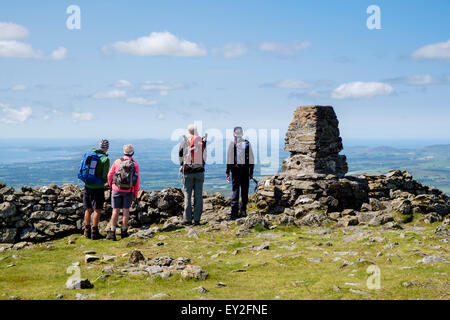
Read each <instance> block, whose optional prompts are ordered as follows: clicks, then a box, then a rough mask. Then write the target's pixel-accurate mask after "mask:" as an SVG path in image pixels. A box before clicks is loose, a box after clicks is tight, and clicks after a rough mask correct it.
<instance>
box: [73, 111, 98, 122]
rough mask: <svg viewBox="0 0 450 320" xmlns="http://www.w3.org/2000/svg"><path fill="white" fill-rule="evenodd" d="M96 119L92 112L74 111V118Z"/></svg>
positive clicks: (79, 119)
mask: <svg viewBox="0 0 450 320" xmlns="http://www.w3.org/2000/svg"><path fill="white" fill-rule="evenodd" d="M93 119H94V115H93V114H92V113H90V112H72V120H73V121H74V122H78V121H90V120H93Z"/></svg>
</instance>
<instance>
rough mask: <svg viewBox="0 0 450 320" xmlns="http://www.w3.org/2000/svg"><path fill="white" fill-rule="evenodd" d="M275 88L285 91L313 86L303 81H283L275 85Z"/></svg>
mask: <svg viewBox="0 0 450 320" xmlns="http://www.w3.org/2000/svg"><path fill="white" fill-rule="evenodd" d="M275 87H277V88H283V89H305V88H309V87H311V84H309V83H307V82H305V81H302V80H293V79H288V80H282V81H279V82H277V83H275Z"/></svg>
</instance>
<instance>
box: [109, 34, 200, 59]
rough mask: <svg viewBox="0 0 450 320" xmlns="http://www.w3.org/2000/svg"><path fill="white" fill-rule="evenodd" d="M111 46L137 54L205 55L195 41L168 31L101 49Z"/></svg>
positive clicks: (111, 46)
mask: <svg viewBox="0 0 450 320" xmlns="http://www.w3.org/2000/svg"><path fill="white" fill-rule="evenodd" d="M110 48H112V49H113V50H115V51H118V52H123V53H129V54H134V55H138V56H176V57H194V56H205V55H206V50H205V49H204V48H203V47H202V46H200V45H199V44H197V43H194V42H190V41H187V40H184V39H179V38H177V37H176V36H175V35H173V34H171V33H170V32H168V31H164V32H152V33H150V35H149V36H144V37H140V38H138V39H136V40H131V41H118V42H115V43H113V44H112V45H110V46H105V47H104V48H103V51H106V52H107V51H108V50H109V49H110Z"/></svg>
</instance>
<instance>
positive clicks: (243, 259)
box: [0, 224, 450, 300]
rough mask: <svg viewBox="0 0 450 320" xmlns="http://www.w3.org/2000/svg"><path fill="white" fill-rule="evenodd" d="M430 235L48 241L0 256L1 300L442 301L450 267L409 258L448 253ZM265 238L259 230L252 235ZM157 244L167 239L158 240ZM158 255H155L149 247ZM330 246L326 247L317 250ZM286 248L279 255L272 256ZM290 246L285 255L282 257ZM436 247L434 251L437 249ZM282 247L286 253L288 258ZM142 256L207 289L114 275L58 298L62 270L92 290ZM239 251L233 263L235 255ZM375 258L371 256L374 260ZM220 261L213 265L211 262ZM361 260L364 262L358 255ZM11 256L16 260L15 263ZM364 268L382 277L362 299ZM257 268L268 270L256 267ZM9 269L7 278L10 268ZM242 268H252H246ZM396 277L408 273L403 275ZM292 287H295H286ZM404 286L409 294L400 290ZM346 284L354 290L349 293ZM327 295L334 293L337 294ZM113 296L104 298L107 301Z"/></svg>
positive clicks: (283, 232) (301, 233) (287, 231)
mask: <svg viewBox="0 0 450 320" xmlns="http://www.w3.org/2000/svg"><path fill="white" fill-rule="evenodd" d="M436 226H437V225H436V224H434V225H420V227H423V228H424V231H423V232H419V231H417V230H413V229H411V227H412V225H411V224H410V225H409V226H408V228H407V229H405V230H399V231H397V230H395V231H394V230H392V231H391V230H390V231H384V232H381V230H380V229H379V228H374V227H371V228H365V231H367V232H372V234H371V235H368V236H367V237H365V238H364V239H362V240H356V241H353V242H343V240H342V239H343V238H344V237H347V236H348V235H350V234H351V233H352V229H345V232H346V234H344V230H339V229H338V230H336V231H335V232H333V233H332V234H328V235H317V234H314V233H311V231H313V229H310V228H307V227H302V228H296V227H278V228H276V229H275V230H270V231H267V230H266V231H264V232H263V233H261V232H253V233H252V234H250V235H247V236H244V237H242V238H236V236H235V235H234V233H235V231H236V227H233V230H229V231H220V232H219V231H214V232H211V233H209V232H203V230H204V228H200V229H199V230H201V231H200V232H199V239H192V238H188V237H187V235H186V231H185V230H184V229H181V230H176V231H172V232H167V233H159V234H157V235H156V236H155V238H153V239H149V240H143V241H142V243H140V244H137V245H133V246H127V242H128V241H129V240H120V241H117V242H107V241H90V240H86V239H84V238H83V237H81V236H72V238H76V242H75V244H72V245H69V244H67V238H65V239H61V240H58V241H53V242H52V244H53V245H54V246H55V248H54V249H48V248H45V247H43V246H39V245H36V246H35V248H33V249H22V250H19V251H15V250H11V251H6V252H3V253H0V299H11V296H15V297H18V298H21V299H55V298H56V296H57V295H58V294H64V295H65V297H64V299H74V298H75V294H76V293H79V292H81V293H83V294H95V295H96V296H95V297H93V298H91V299H149V298H150V297H151V296H153V295H154V294H157V293H166V294H169V295H170V299H200V298H202V297H204V298H206V299H275V297H276V296H279V297H280V298H281V299H445V300H448V299H449V281H448V280H449V278H448V275H447V276H445V275H437V274H436V273H446V274H448V273H449V271H450V267H449V265H448V264H445V263H437V264H433V265H431V264H427V265H421V264H417V263H416V261H417V260H419V259H421V258H422V257H421V256H419V255H417V253H416V251H415V249H418V250H420V252H423V253H427V254H440V255H441V256H442V257H444V258H447V259H448V256H447V252H446V250H448V247H449V246H448V244H445V243H443V242H441V241H440V238H437V237H435V236H434V233H433V232H434V229H435V228H436ZM257 231H263V230H257ZM267 233H276V234H277V235H279V237H277V238H274V239H268V237H264V235H267ZM375 235H378V236H383V237H385V238H386V239H385V241H383V242H375V243H373V244H370V245H368V244H365V242H366V241H367V239H368V238H369V237H371V236H375ZM161 236H165V237H166V238H164V237H162V238H160V237H161ZM161 241H163V242H165V245H163V246H154V244H156V243H157V242H161ZM267 241H270V249H269V250H263V251H254V250H249V249H247V248H246V247H248V246H251V245H255V246H256V245H259V244H261V243H263V242H267ZM327 242H329V243H331V244H332V246H327V245H325V243H327ZM388 243H398V246H396V247H395V248H393V249H383V246H384V245H386V244H388ZM281 246H286V248H280V247H281ZM293 246H295V248H294V249H293V250H290V249H292V248H293ZM436 246H440V248H438V247H436ZM289 247H290V249H289ZM134 248H137V249H140V250H141V251H142V252H143V254H144V255H145V256H146V257H149V258H153V257H157V256H171V257H174V258H177V257H187V258H190V259H191V260H192V264H195V265H200V266H201V267H202V268H203V269H205V270H206V271H207V272H208V273H209V277H208V279H207V280H205V281H199V280H186V279H182V278H181V277H180V275H179V274H177V275H174V276H172V277H170V278H167V279H161V278H159V277H156V278H152V277H150V276H128V275H125V276H122V275H118V274H113V275H111V276H110V277H108V278H105V279H101V280H98V281H96V282H94V288H93V289H88V290H68V289H65V286H64V284H65V282H66V280H67V278H68V277H69V276H70V274H67V273H66V269H67V267H69V266H70V265H71V264H72V263H74V262H76V261H79V262H80V269H81V277H82V278H88V279H89V280H90V281H91V282H93V281H94V280H95V279H96V278H97V277H99V276H100V275H101V274H102V273H101V270H102V269H103V268H104V267H105V266H106V265H110V264H113V265H115V266H117V265H120V264H124V263H126V262H127V258H128V257H127V256H124V257H122V255H123V254H126V253H129V252H130V251H131V250H132V249H134ZM236 249H239V250H238V253H237V254H233V252H234V251H235V250H236ZM85 250H94V251H96V252H97V253H96V255H98V256H103V255H116V256H117V259H116V261H114V262H112V263H105V262H102V261H99V262H95V263H89V264H86V263H84V254H83V251H85ZM335 251H356V252H359V253H360V254H359V255H358V256H349V255H346V256H341V258H343V259H345V260H347V261H350V262H354V263H355V264H354V265H348V266H343V261H333V258H334V257H338V256H337V255H334V254H333V253H334V252H335ZM380 251H382V252H383V255H381V256H377V252H380ZM219 252H226V253H221V254H220V255H219V257H217V258H211V255H213V254H216V253H219ZM364 253H365V254H364ZM13 256H15V259H14V257H13ZM311 257H321V258H322V262H321V263H311V262H309V261H308V258H311ZM358 258H363V259H366V260H369V261H372V262H373V263H375V264H376V265H377V266H378V267H379V268H380V270H381V289H380V290H369V289H368V288H367V287H366V281H367V278H368V277H369V274H367V272H366V270H367V267H368V266H369V265H368V264H367V263H364V264H357V263H356V262H357V259H358ZM263 262H266V263H267V264H265V265H262V263H263ZM12 263H13V264H15V266H14V267H10V268H7V266H8V265H10V264H12ZM247 263H249V264H250V266H248V267H244V265H245V264H247ZM402 267H412V268H410V269H402ZM235 269H247V272H243V273H232V272H231V271H232V270H235ZM295 281H298V282H297V283H296V284H295V285H294V284H293V282H295ZM218 282H224V283H225V284H226V285H227V286H226V287H224V288H215V286H216V284H217V283H218ZM403 282H411V283H413V284H414V285H412V286H410V287H404V286H402V283H403ZM345 283H358V284H359V286H357V287H353V286H351V285H348V284H347V285H346V284H345ZM200 285H201V286H203V287H205V288H207V289H208V290H210V291H209V292H208V293H203V294H200V293H198V292H197V291H195V290H193V289H194V288H195V287H198V286H200ZM333 286H338V287H340V288H341V291H339V292H335V291H334V290H333ZM350 288H353V289H358V290H362V291H365V292H367V293H369V295H361V294H356V293H351V292H350V291H349V289H350ZM113 291H114V293H111V292H113Z"/></svg>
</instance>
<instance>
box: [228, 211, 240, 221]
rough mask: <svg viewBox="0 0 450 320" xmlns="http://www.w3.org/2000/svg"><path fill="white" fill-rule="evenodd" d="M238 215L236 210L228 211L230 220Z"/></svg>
mask: <svg viewBox="0 0 450 320" xmlns="http://www.w3.org/2000/svg"><path fill="white" fill-rule="evenodd" d="M237 218H239V217H238V214H237V213H236V212H231V213H230V220H236V219H237Z"/></svg>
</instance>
